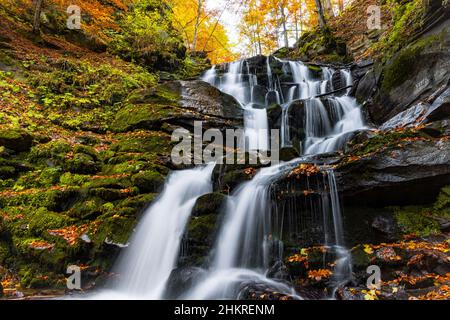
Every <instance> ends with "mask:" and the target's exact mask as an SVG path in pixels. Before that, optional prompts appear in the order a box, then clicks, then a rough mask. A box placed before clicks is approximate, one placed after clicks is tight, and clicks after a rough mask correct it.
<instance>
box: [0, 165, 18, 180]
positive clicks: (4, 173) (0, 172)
mask: <svg viewBox="0 0 450 320" xmlns="http://www.w3.org/2000/svg"><path fill="white" fill-rule="evenodd" d="M15 175H16V168H14V167H11V166H1V167H0V179H8V178H13V177H14V176H15Z"/></svg>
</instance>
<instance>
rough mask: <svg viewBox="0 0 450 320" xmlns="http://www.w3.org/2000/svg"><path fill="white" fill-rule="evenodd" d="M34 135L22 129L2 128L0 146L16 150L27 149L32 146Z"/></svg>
mask: <svg viewBox="0 0 450 320" xmlns="http://www.w3.org/2000/svg"><path fill="white" fill-rule="evenodd" d="M32 143H33V137H32V136H31V135H30V134H29V133H28V132H27V131H25V130H21V129H1V130H0V146H5V147H6V148H8V149H11V150H14V151H19V152H20V151H27V150H29V149H30V148H31V145H32Z"/></svg>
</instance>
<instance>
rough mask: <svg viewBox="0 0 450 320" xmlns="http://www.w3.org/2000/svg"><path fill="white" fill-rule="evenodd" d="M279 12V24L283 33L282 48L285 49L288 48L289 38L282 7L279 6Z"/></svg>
mask: <svg viewBox="0 0 450 320" xmlns="http://www.w3.org/2000/svg"><path fill="white" fill-rule="evenodd" d="M280 12H281V24H282V25H283V33H284V46H285V47H286V48H289V37H288V31H287V27H286V14H285V13H284V7H283V5H280Z"/></svg>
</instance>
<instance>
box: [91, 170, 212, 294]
mask: <svg viewBox="0 0 450 320" xmlns="http://www.w3.org/2000/svg"><path fill="white" fill-rule="evenodd" d="M213 169H214V164H210V165H207V166H205V167H198V168H196V169H192V170H184V171H178V172H174V173H172V174H171V175H170V177H169V178H168V180H167V183H166V185H165V187H164V190H163V192H162V193H161V196H160V197H159V199H157V200H156V202H155V203H154V204H153V205H152V206H151V207H150V208H149V209H147V210H146V212H144V216H143V218H142V220H141V221H140V223H139V226H138V228H137V230H136V232H135V234H134V235H133V237H132V238H131V241H130V243H131V245H130V247H129V248H127V249H125V252H124V254H123V255H122V256H121V258H120V260H119V263H118V267H117V272H118V273H119V274H120V275H121V278H120V279H119V283H118V285H117V287H116V288H114V289H113V290H112V291H109V292H102V293H100V294H99V295H97V296H94V297H93V298H95V299H96V298H99V299H103V298H119V299H122V298H125V299H161V298H163V294H164V290H165V287H166V282H167V280H168V279H169V276H170V273H171V272H172V270H173V269H174V268H175V266H176V263H177V258H178V254H179V251H180V243H181V239H182V237H183V234H184V232H185V229H186V225H187V223H188V220H189V217H190V214H191V211H192V208H193V207H194V205H195V202H196V200H197V199H198V198H199V197H200V196H202V195H204V194H206V193H210V192H212V180H211V176H212V171H213Z"/></svg>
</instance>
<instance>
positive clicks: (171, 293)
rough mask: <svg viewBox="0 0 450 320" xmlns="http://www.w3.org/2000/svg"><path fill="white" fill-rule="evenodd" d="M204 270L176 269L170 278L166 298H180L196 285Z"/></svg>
mask: <svg viewBox="0 0 450 320" xmlns="http://www.w3.org/2000/svg"><path fill="white" fill-rule="evenodd" d="M204 272H205V271H204V270H203V269H200V268H196V267H181V268H177V269H174V270H173V271H172V273H171V274H170V276H169V280H168V281H167V287H166V290H167V291H166V293H165V295H166V298H168V299H175V298H179V297H180V295H181V294H183V293H185V292H186V291H187V290H188V289H189V288H191V287H192V286H193V285H195V284H196V283H197V282H198V280H199V278H200V277H201V276H202V275H203V274H204Z"/></svg>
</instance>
